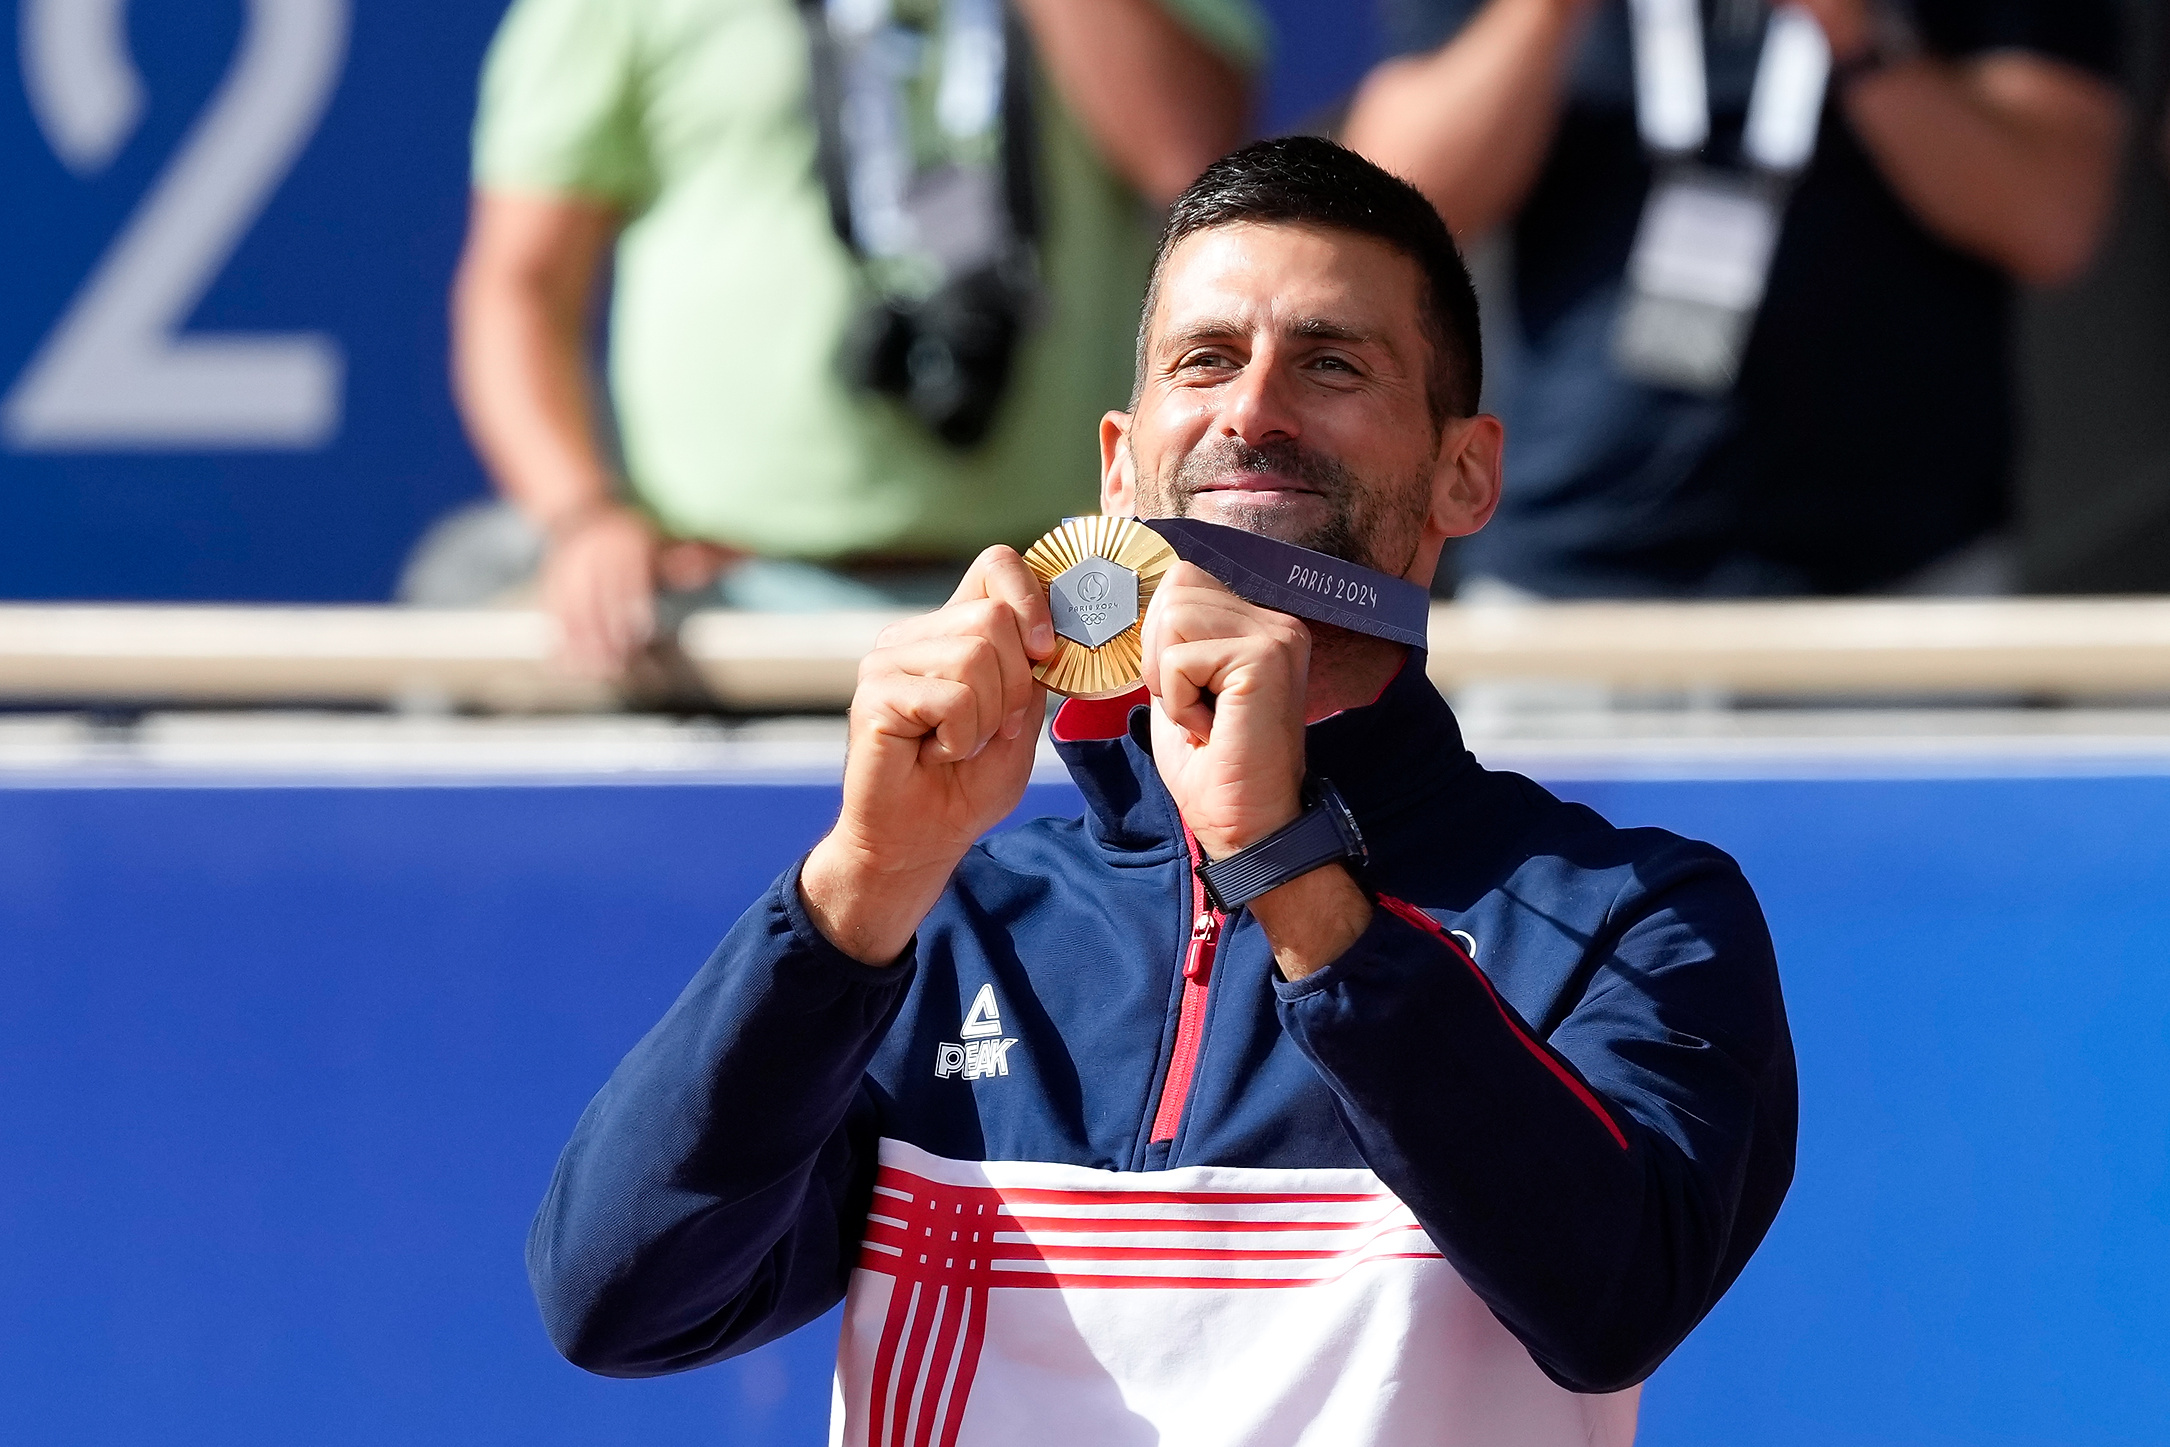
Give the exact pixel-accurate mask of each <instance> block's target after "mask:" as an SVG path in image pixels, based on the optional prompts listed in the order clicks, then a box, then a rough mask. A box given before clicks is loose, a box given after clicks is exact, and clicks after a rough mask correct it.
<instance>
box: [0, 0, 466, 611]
mask: <svg viewBox="0 0 2170 1447" xmlns="http://www.w3.org/2000/svg"><path fill="white" fill-rule="evenodd" d="M502 8H503V7H502V3H501V0H472V3H458V0H455V3H451V4H445V3H438V4H431V5H423V4H420V3H417V0H377V3H373V4H370V5H367V6H357V5H355V4H353V3H352V0H222V3H205V0H17V5H16V16H15V19H16V24H14V25H13V26H10V27H8V39H7V43H8V44H9V45H10V47H11V49H10V52H9V54H10V58H11V61H12V63H11V64H9V65H7V66H6V67H5V69H4V70H0V175H4V176H5V177H6V185H7V194H8V197H9V200H10V207H9V210H10V219H11V224H10V226H9V227H8V237H9V240H8V253H7V261H8V264H7V267H6V271H5V277H6V280H5V283H4V285H0V507H4V508H5V513H4V518H5V525H4V526H0V596H5V597H15V598H52V597H72V598H227V599H284V600H297V601H304V600H327V601H329V600H373V599H382V598H384V597H386V596H387V595H388V594H389V593H390V591H391V588H392V585H393V581H394V579H395V577H396V576H397V572H398V568H399V564H400V561H401V559H402V558H403V556H404V555H405V552H406V550H407V548H408V547H409V546H410V545H411V544H412V542H413V541H414V539H415V538H416V537H417V536H418V535H419V534H420V532H421V531H422V530H423V528H424V527H426V526H427V525H428V523H429V521H430V520H431V519H433V518H435V517H436V516H438V515H439V514H441V513H443V512H444V511H446V510H447V509H448V508H450V507H452V506H454V505H455V504H457V503H458V502H459V501H461V500H462V499H465V498H468V497H472V496H476V495H479V494H480V493H481V492H482V491H483V486H484V484H483V479H482V476H481V473H480V471H479V470H478V468H477V466H476V464H475V462H474V459H473V456H472V454H471V453H470V451H469V449H468V448H467V446H466V444H465V442H464V440H463V438H462V436H461V433H460V429H459V424H458V420H457V418H456V416H455V415H454V412H453V408H452V401H451V395H450V390H449V388H448V386H447V383H446V361H445V358H446V353H445V343H446V328H445V313H446V293H447V289H448V287H449V285H450V282H451V277H452V270H453V265H454V262H455V260H456V258H457V255H458V250H459V244H460V239H461V235H462V231H463V228H464V221H465V211H466V195H467V184H466V166H467V159H466V158H467V134H468V128H469V125H470V122H471V117H472V112H473V108H474V95H475V82H476V76H477V72H478V70H479V67H480V64H481V57H482V53H483V50H484V47H485V46H486V45H487V44H488V41H489V37H490V34H491V31H492V30H493V28H494V27H495V25H496V23H497V18H498V15H499V13H500V11H501V10H502Z"/></svg>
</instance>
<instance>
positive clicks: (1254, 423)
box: [1220, 353, 1303, 447]
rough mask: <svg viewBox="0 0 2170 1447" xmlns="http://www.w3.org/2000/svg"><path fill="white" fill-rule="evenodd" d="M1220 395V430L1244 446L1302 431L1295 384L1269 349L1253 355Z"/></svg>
mask: <svg viewBox="0 0 2170 1447" xmlns="http://www.w3.org/2000/svg"><path fill="white" fill-rule="evenodd" d="M1222 398H1223V407H1222V410H1221V416H1220V430H1221V432H1222V434H1223V435H1224V436H1228V437H1233V438H1235V439H1237V440H1238V441H1240V442H1242V443H1244V444H1245V445H1246V446H1249V447H1263V446H1264V445H1265V444H1266V443H1268V442H1272V441H1277V440H1287V441H1293V440H1294V439H1295V438H1297V437H1298V436H1300V435H1301V434H1302V432H1303V422H1302V419H1301V417H1300V416H1299V415H1298V412H1297V407H1296V396H1295V388H1294V387H1292V386H1291V385H1290V379H1289V378H1288V377H1287V375H1286V374H1285V371H1284V369H1283V368H1282V367H1281V366H1280V365H1279V364H1278V363H1277V362H1276V360H1275V359H1274V357H1273V356H1272V355H1271V354H1270V353H1268V354H1265V355H1259V356H1254V357H1253V358H1252V359H1251V362H1250V365H1249V366H1247V367H1245V368H1244V369H1243V371H1242V373H1241V374H1240V375H1238V376H1237V377H1236V379H1235V380H1234V382H1232V383H1231V384H1230V386H1229V390H1228V391H1227V392H1225V393H1223V394H1222Z"/></svg>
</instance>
